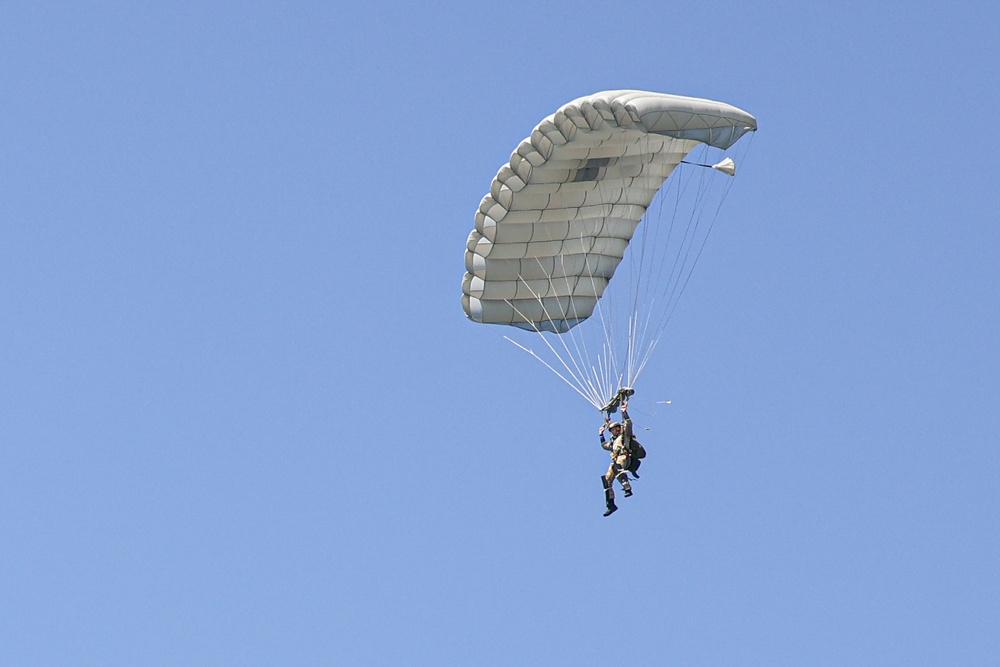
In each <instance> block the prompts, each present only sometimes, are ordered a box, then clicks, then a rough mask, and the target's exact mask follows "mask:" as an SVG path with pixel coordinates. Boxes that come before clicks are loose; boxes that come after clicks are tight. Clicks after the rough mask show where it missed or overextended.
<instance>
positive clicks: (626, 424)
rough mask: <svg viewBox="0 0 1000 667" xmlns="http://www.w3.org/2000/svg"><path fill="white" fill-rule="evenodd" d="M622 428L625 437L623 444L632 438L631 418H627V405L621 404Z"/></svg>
mask: <svg viewBox="0 0 1000 667" xmlns="http://www.w3.org/2000/svg"><path fill="white" fill-rule="evenodd" d="M622 427H623V431H624V435H625V438H626V440H625V442H628V438H631V437H632V418H631V417H629V416H628V403H622Z"/></svg>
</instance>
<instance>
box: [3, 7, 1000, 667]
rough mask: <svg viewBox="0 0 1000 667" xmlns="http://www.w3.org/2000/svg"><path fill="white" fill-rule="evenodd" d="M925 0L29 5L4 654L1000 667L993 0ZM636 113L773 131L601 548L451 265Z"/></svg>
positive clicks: (760, 150)
mask: <svg viewBox="0 0 1000 667" xmlns="http://www.w3.org/2000/svg"><path fill="white" fill-rule="evenodd" d="M897 4H898V3H897ZM154 5H155V6H154ZM892 7H894V6H893V5H891V4H885V3H869V2H864V3H862V2H835V3H799V2H771V1H766V2H756V3H747V2H694V3H691V2H686V3H680V2H636V3H609V2H602V3H593V2H564V1H561V0H556V1H550V2H545V3H535V2H522V1H514V2H504V3H474V2H464V1H463V2H431V3H382V2H360V3H332V2H282V3H277V2H276V3H259V2H249V3H243V2H240V3H238V2H203V1H199V2H169V3H122V2H76V3H70V2H65V3H64V2H26V1H24V2H22V1H18V0H13V1H9V2H5V3H3V4H2V6H0V119H2V122H0V350H2V352H0V600H2V602H0V664H4V665H130V666H131V665H170V666H174V665H240V666H244V665H278V664H283V665H335V664H339V665H446V664H455V665H471V664H477V665H524V664H532V665H609V664H628V665H790V666H792V665H795V666H798V665H848V664H850V665H907V666H912V665H945V664H947V665H996V664H1000V633H997V628H998V627H1000V570H998V567H997V564H998V562H1000V527H998V522H997V519H998V516H1000V495H998V480H1000V453H998V437H997V432H998V426H1000V416H998V415H1000V409H998V404H1000V345H998V342H1000V313H998V293H1000V264H998V250H1000V231H998V226H997V223H998V215H997V210H998V208H1000V194H998V192H1000V191H998V187H997V176H998V169H997V165H996V160H997V156H998V154H1000V129H998V128H1000V125H998V123H997V120H996V109H997V108H998V106H1000V104H998V103H1000V89H998V86H997V51H996V48H997V46H996V45H997V43H998V41H1000V34H998V33H1000V29H998V27H997V26H998V25H1000V10H998V7H1000V5H997V4H996V3H994V2H986V1H982V2H962V1H959V2H940V3H931V2H915V3H907V4H905V6H903V5H900V6H899V7H897V8H892ZM612 88H639V89H646V90H653V91H661V92H669V93H676V94H682V95H692V96H698V97H707V98H711V99H718V100H722V101H725V102H728V103H731V104H734V105H736V106H738V107H741V108H743V109H746V110H747V111H749V112H751V113H752V114H754V115H755V116H756V117H757V119H758V122H759V126H760V130H759V132H757V134H756V136H755V138H754V140H753V144H752V147H751V150H750V151H749V154H748V156H747V159H746V160H745V161H743V163H742V164H741V165H740V173H739V174H738V176H737V177H736V181H735V183H734V187H733V189H732V191H731V193H730V195H729V197H728V198H727V200H726V203H725V207H724V209H723V210H722V213H721V215H720V217H719V221H718V223H717V225H716V227H715V230H714V231H713V236H712V239H711V241H710V243H709V245H708V247H707V248H706V250H705V253H704V255H703V256H702V258H701V262H700V264H699V265H698V270H697V271H696V273H695V275H694V277H693V279H692V281H691V283H690V285H689V286H688V289H687V291H686V293H685V295H684V299H683V301H682V303H681V304H680V307H679V308H678V310H677V311H676V313H675V315H674V318H673V320H672V321H671V324H670V327H669V328H668V330H667V332H666V334H665V336H664V339H663V341H662V342H661V344H660V347H659V348H658V349H657V354H656V357H655V359H654V361H653V362H652V364H651V365H650V366H649V367H648V368H647V370H646V371H645V373H644V375H643V376H642V378H641V380H640V384H639V386H637V394H636V396H635V399H634V401H633V404H632V416H633V417H634V418H635V419H636V422H637V424H638V425H639V426H640V427H641V428H642V429H643V430H642V432H641V433H642V441H643V443H644V444H645V445H646V448H647V450H648V451H649V457H648V458H647V460H646V462H645V464H644V468H643V475H642V479H641V480H639V481H638V482H636V483H635V489H636V493H635V495H634V496H633V497H632V498H629V499H628V500H623V501H622V502H621V503H620V506H621V508H622V509H621V511H619V512H618V513H617V514H615V515H614V516H612V517H610V518H607V519H605V518H602V516H601V512H602V510H603V496H602V492H601V488H600V483H599V480H598V476H599V475H600V474H601V473H602V472H603V471H604V469H605V468H606V466H607V457H606V453H605V452H604V451H603V450H601V449H600V448H599V447H598V444H597V438H596V430H597V426H598V425H599V424H600V417H599V414H598V413H597V412H596V411H595V410H594V409H593V408H592V407H591V406H590V405H588V404H587V403H586V402H584V401H583V400H582V399H581V398H580V397H578V396H577V395H576V394H574V393H573V392H572V391H571V390H570V389H568V388H567V387H566V386H565V385H564V384H562V383H561V382H560V381H559V380H558V379H557V378H555V377H554V376H553V375H552V374H550V373H549V372H548V371H547V370H546V369H545V368H544V367H542V366H541V365H540V364H538V363H537V362H535V361H534V360H532V359H531V358H530V357H528V356H527V355H526V354H524V353H523V352H521V351H520V350H518V349H517V348H516V347H514V346H513V345H511V344H509V343H507V342H506V341H504V340H503V338H502V334H503V333H504V330H503V328H501V327H495V326H485V325H477V324H474V323H472V322H470V321H468V320H467V319H466V318H465V317H464V315H463V313H462V310H461V306H460V294H461V288H460V282H461V277H462V274H463V272H464V265H463V252H464V246H465V241H466V237H467V235H468V233H469V230H470V229H472V224H473V220H472V218H473V213H474V211H475V209H476V207H477V206H478V203H479V200H480V198H481V197H482V196H483V194H485V192H486V190H487V188H488V187H489V183H490V180H491V178H492V177H493V175H494V174H495V173H496V170H497V169H498V168H499V167H500V165H501V164H502V163H503V162H504V161H506V160H507V158H508V156H509V155H510V152H511V150H512V149H513V148H514V147H515V146H516V145H517V143H518V142H519V141H520V140H521V139H522V138H523V137H525V136H526V135H527V133H528V132H529V131H530V129H531V128H532V127H533V126H534V125H535V124H536V123H537V122H538V121H539V120H541V119H542V118H543V117H544V116H546V115H547V114H549V113H551V112H553V111H554V110H555V109H556V108H558V107H559V106H560V105H561V104H563V103H565V102H567V101H569V100H571V99H573V98H575V97H578V96H581V95H585V94H588V93H592V92H596V91H600V90H605V89H612ZM528 340H529V341H530V337H529V338H528ZM665 400H670V401H672V403H670V404H669V405H665V404H661V403H659V401H665Z"/></svg>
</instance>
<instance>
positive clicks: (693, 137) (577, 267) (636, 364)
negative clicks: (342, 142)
mask: <svg viewBox="0 0 1000 667" xmlns="http://www.w3.org/2000/svg"><path fill="white" fill-rule="evenodd" d="M756 129H757V122H756V120H755V119H754V117H753V116H751V115H750V114H749V113H747V112H745V111H743V110H741V109H738V108H736V107H733V106H730V105H728V104H724V103H722V102H714V101H711V100H705V99H699V98H693V97H681V96H677V95H667V94H663V93H654V92H646V91H639V90H612V91H605V92H600V93H595V94H593V95H588V96H585V97H581V98H578V99H576V100H573V101H572V102H569V103H567V104H565V105H563V106H562V107H560V108H559V109H558V110H557V111H556V112H555V113H554V114H552V115H550V116H548V117H546V118H544V119H543V120H542V121H541V122H540V123H539V124H538V125H537V126H536V127H535V128H534V129H533V130H532V132H531V134H530V135H529V136H528V137H527V138H526V139H524V140H523V141H522V142H521V143H520V145H518V147H517V148H516V149H515V151H514V152H513V154H512V155H511V157H510V161H509V162H508V163H507V164H505V165H503V166H502V167H501V168H500V170H499V171H498V172H497V174H496V177H495V178H494V179H493V182H492V183H491V185H490V191H489V193H488V194H487V195H486V196H485V197H483V199H482V202H481V203H480V205H479V209H478V210H477V212H476V215H475V229H474V230H473V231H472V232H471V234H470V235H469V238H468V242H467V244H466V253H465V268H466V274H465V277H464V278H463V281H462V293H463V294H462V307H463V309H464V311H465V314H466V315H467V316H468V317H469V318H470V319H472V320H473V321H475V322H480V323H485V324H502V325H509V326H512V327H516V328H519V329H526V330H528V331H533V332H536V333H537V334H538V335H539V336H541V337H542V340H543V341H545V346H546V347H547V348H548V350H549V351H550V352H551V353H552V354H553V355H554V356H555V357H556V359H557V361H556V362H552V363H550V362H548V361H546V360H545V359H544V358H542V357H541V356H539V355H537V354H535V353H534V352H533V351H532V350H530V349H528V348H527V347H525V346H523V345H521V344H520V343H518V342H517V341H514V340H513V339H510V338H509V337H508V339H509V340H511V341H512V342H514V343H515V344H516V345H518V346H519V347H522V349H525V350H526V351H528V352H529V353H531V354H532V355H533V356H536V358H539V360H540V361H542V362H543V363H544V364H545V365H546V366H548V367H549V368H550V369H551V370H553V371H554V372H555V373H556V374H557V375H559V377H561V378H562V379H563V380H564V381H566V382H567V383H568V384H570V386H572V387H574V388H575V389H576V390H577V392H578V393H580V394H581V395H582V396H583V397H584V398H586V399H587V400H588V401H589V402H590V403H592V404H593V405H594V406H595V407H598V408H601V406H603V405H604V404H606V402H607V398H608V396H609V395H610V393H611V392H612V391H613V390H614V389H615V387H617V386H629V387H632V386H634V383H635V380H636V379H637V378H638V375H639V373H640V372H641V370H642V368H644V367H645V363H646V361H648V358H649V355H650V354H651V353H652V350H653V349H654V348H655V346H656V342H657V341H658V340H659V337H660V335H661V334H662V331H663V329H664V327H665V326H666V322H667V321H668V320H669V318H670V314H671V313H672V312H673V308H674V307H675V306H676V300H677V299H678V298H679V295H680V293H681V292H683V289H684V287H685V286H686V284H687V280H688V279H689V278H690V275H691V272H692V271H693V269H694V265H695V264H696V263H697V259H698V257H699V256H700V253H701V249H702V248H703V247H704V243H705V242H706V241H707V234H708V232H710V231H711V226H712V223H714V217H712V219H711V221H710V222H709V223H708V224H707V225H704V224H701V223H702V219H703V213H704V211H705V207H706V203H707V202H708V201H709V198H708V197H707V196H706V193H707V188H706V187H704V186H703V185H696V186H694V187H693V188H692V187H688V181H690V180H692V179H688V180H687V181H685V180H684V179H678V178H677V176H674V177H671V174H673V172H674V171H675V170H677V172H678V175H680V173H681V172H682V171H684V170H682V169H678V166H679V165H680V164H682V163H683V164H685V165H692V166H693V167H712V168H713V169H714V170H715V171H716V172H721V173H724V174H727V175H730V176H731V175H734V174H735V171H736V166H735V162H734V161H733V160H732V158H730V157H726V158H724V159H722V160H719V161H718V162H715V163H714V164H713V163H711V162H713V161H710V162H709V163H704V162H701V161H699V162H692V161H688V160H686V159H685V158H687V157H688V155H689V153H691V152H692V151H694V150H695V149H700V150H708V151H711V150H716V151H724V150H726V149H729V148H730V147H732V146H733V145H734V144H736V142H737V141H739V139H740V138H741V137H743V136H744V135H745V134H747V133H750V132H753V131H755V130H756ZM708 171H709V170H706V169H699V170H698V178H701V179H704V178H705V176H704V174H705V173H707V172H708ZM668 178H669V181H668ZM675 180H677V181H678V182H679V184H678V188H677V201H675V202H673V204H672V205H671V206H670V209H672V210H673V213H672V219H671V221H670V223H669V225H656V226H655V227H654V228H653V229H648V227H649V226H650V223H649V222H648V221H647V223H646V225H644V227H645V228H647V229H644V230H643V232H642V233H641V234H639V235H638V236H639V237H641V242H640V243H639V244H638V245H639V246H640V248H639V249H638V250H637V249H635V248H634V246H635V245H636V243H635V242H634V241H635V239H636V236H637V230H638V229H639V226H640V221H641V220H642V219H643V217H644V216H645V215H646V213H647V209H649V207H650V205H651V203H652V202H653V200H654V197H655V196H656V195H657V193H658V192H659V191H660V190H661V186H663V184H664V182H665V181H668V183H670V182H673V181H675ZM695 180H696V179H695ZM727 180H728V179H727ZM681 181H683V183H681ZM726 191H728V186H726ZM682 194H684V195H685V196H690V198H692V202H691V204H690V208H689V209H688V208H686V207H688V206H689V205H688V204H685V203H683V202H682V198H681V195H682ZM662 204H663V201H662V200H661V205H662ZM719 204H720V205H721V200H720V201H719ZM661 208H662V207H661ZM717 212H718V209H716V215H717ZM678 221H680V222H678ZM630 245H631V246H633V247H630ZM626 258H630V261H629V262H626V264H627V265H629V267H630V271H631V273H630V278H629V279H628V280H626V281H620V280H619V279H618V278H616V279H615V283H616V284H617V283H618V282H623V283H627V285H625V287H624V290H623V293H622V294H618V295H616V296H615V298H614V299H613V300H612V299H611V294H610V291H609V288H611V287H612V282H611V281H612V278H615V275H616V272H618V270H619V266H620V265H621V264H622V262H623V260H624V259H626ZM611 291H613V290H611ZM606 292H609V294H608V296H607V297H605V293H606ZM605 301H610V302H611V305H614V304H615V303H616V302H617V303H620V304H622V305H624V306H626V311H625V312H624V314H620V315H619V314H614V313H612V311H611V306H609V305H606V304H605ZM595 313H596V315H597V316H596V317H595ZM590 318H594V319H597V320H600V322H601V324H600V325H599V326H589V325H591V323H586V324H584V325H583V326H580V325H581V324H582V323H585V322H586V320H588V319H590ZM577 327H579V329H577ZM546 333H547V334H555V335H558V336H559V337H560V340H559V341H558V342H553V341H552V340H550V339H549V338H547V337H546V336H545V335H544V334H546ZM567 334H568V335H567ZM566 338H569V339H570V340H565V339H566ZM588 339H589V340H588ZM560 349H561V351H560ZM559 365H561V367H562V370H558V369H557V366H559Z"/></svg>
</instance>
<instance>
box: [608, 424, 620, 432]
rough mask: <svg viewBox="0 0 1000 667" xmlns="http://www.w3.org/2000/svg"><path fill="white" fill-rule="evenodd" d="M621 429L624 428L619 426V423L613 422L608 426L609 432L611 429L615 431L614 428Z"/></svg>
mask: <svg viewBox="0 0 1000 667" xmlns="http://www.w3.org/2000/svg"><path fill="white" fill-rule="evenodd" d="M621 427H622V425H621V424H619V423H618V422H611V423H610V424H608V430H609V431H610V430H611V429H613V428H621Z"/></svg>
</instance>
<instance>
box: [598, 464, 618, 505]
mask: <svg viewBox="0 0 1000 667" xmlns="http://www.w3.org/2000/svg"><path fill="white" fill-rule="evenodd" d="M612 480H614V471H613V470H612V469H611V468H608V472H607V474H605V475H601V484H602V485H603V486H604V503H605V506H606V508H607V509H605V511H604V516H608V515H609V514H611V513H612V512H614V511H615V510H617V509H618V507H617V506H616V505H615V490H614V488H612V486H611V482H612Z"/></svg>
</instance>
